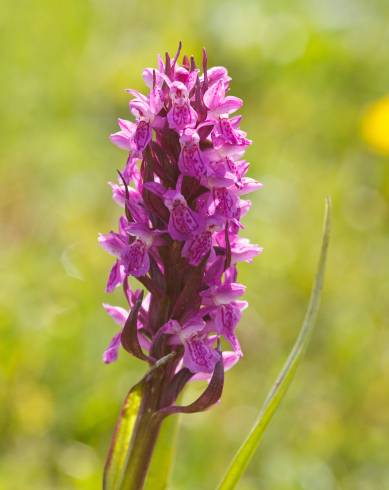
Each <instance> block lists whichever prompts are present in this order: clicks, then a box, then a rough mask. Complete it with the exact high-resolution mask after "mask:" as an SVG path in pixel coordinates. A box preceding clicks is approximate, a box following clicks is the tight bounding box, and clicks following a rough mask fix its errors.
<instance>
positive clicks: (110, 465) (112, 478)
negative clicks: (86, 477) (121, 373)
mask: <svg viewBox="0 0 389 490" xmlns="http://www.w3.org/2000/svg"><path fill="white" fill-rule="evenodd" d="M142 391H143V382H142V381H141V382H140V383H138V384H136V385H135V386H134V387H133V388H132V389H131V390H130V391H129V393H128V395H127V397H126V399H125V400H124V403H123V407H122V410H121V412H120V415H119V419H118V421H117V424H116V428H115V432H114V434H113V437H112V442H111V447H110V449H109V453H108V457H107V461H106V463H105V467H104V479H103V490H119V489H120V485H121V481H122V478H123V473H124V470H125V468H126V460H127V456H128V448H129V444H130V440H131V436H132V433H133V430H134V425H135V421H136V417H137V414H138V411H139V408H140V404H141V401H142Z"/></svg>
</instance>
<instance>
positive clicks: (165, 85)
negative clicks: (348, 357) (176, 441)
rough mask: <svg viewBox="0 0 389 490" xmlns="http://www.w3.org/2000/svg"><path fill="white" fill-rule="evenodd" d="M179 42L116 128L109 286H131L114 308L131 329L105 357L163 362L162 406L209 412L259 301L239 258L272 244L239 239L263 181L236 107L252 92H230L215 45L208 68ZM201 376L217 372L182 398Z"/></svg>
mask: <svg viewBox="0 0 389 490" xmlns="http://www.w3.org/2000/svg"><path fill="white" fill-rule="evenodd" d="M180 49H181V44H180V48H179V50H178V52H177V54H176V56H174V57H172V58H171V57H170V56H169V55H168V54H167V55H166V58H165V59H164V60H163V59H162V58H161V57H159V59H158V66H157V67H156V68H146V69H145V70H144V71H143V78H144V81H145V83H146V86H147V89H146V92H145V93H144V94H142V93H139V92H137V91H134V90H128V91H127V92H128V93H129V94H130V97H131V100H130V101H129V109H130V113H131V114H132V116H133V120H132V121H131V120H127V119H119V120H118V124H119V131H118V132H115V133H113V134H112V135H111V136H110V139H111V141H112V142H113V143H114V144H115V145H116V146H118V147H119V148H120V149H122V150H124V152H125V160H126V164H125V166H124V169H122V171H121V172H119V179H118V182H117V183H115V182H110V186H111V188H112V195H113V199H114V201H115V202H116V203H117V204H118V205H119V206H120V208H121V210H122V213H123V215H122V216H121V217H120V219H119V226H118V229H117V230H115V231H110V232H109V233H106V234H100V235H99V242H100V244H101V246H102V247H103V248H104V249H105V250H106V251H107V252H109V253H110V254H111V255H113V256H114V257H115V262H114V264H113V267H112V269H111V272H110V274H109V278H108V283H107V288H106V289H107V291H108V292H112V291H114V290H115V289H116V288H117V287H119V286H121V287H122V288H123V291H124V297H125V301H126V303H127V304H126V306H125V308H122V307H116V306H111V305H107V304H105V305H104V308H105V310H106V311H107V313H108V314H109V315H110V316H111V317H112V318H113V320H114V321H115V322H116V323H117V324H118V325H119V326H120V329H119V331H117V332H116V334H115V335H114V337H113V339H112V340H111V342H110V343H109V346H108V348H107V350H106V351H105V353H104V355H103V359H104V361H105V362H106V363H111V362H113V361H115V360H116V359H117V357H118V353H119V350H120V349H121V348H122V347H123V348H124V349H125V350H126V351H128V352H129V353H130V354H132V355H134V356H136V357H138V358H139V359H142V360H143V361H145V362H147V363H149V365H150V366H151V368H152V367H153V366H157V367H158V368H160V369H163V372H164V377H163V380H164V381H163V384H162V385H160V386H159V388H158V389H159V390H160V393H159V401H158V406H157V409H158V410H160V411H161V413H162V412H163V413H165V414H167V413H174V412H177V411H184V412H185V411H186V412H188V411H192V412H193V411H200V410H205V409H206V408H208V406H210V405H212V404H213V403H216V402H217V401H218V399H219V398H220V395H221V390H222V386H223V378H224V371H225V370H227V369H229V368H230V367H232V366H233V365H234V364H236V362H238V361H239V359H240V358H241V357H242V348H241V345H240V343H239V340H238V334H237V330H238V324H239V321H240V319H241V316H242V313H243V311H244V310H245V309H246V307H247V306H248V304H247V302H246V301H243V300H242V298H241V296H242V295H243V294H244V292H245V286H244V285H242V284H239V283H238V281H237V265H238V264H239V262H242V261H245V262H251V261H252V259H253V258H254V257H255V256H256V255H258V254H260V253H261V251H262V249H261V248H260V247H259V246H258V245H253V244H251V243H250V242H249V241H248V240H247V239H246V238H242V237H240V236H239V233H240V232H241V230H242V228H243V226H242V224H241V219H242V217H243V216H244V215H245V214H246V212H247V211H248V210H249V208H250V202H249V201H247V200H243V199H241V196H242V195H244V194H248V193H250V192H252V191H255V190H257V189H258V188H260V187H261V184H260V183H258V182H256V181H255V180H253V179H252V178H249V177H247V176H246V174H247V171H248V168H249V164H248V163H247V162H246V161H245V160H244V152H245V150H246V149H247V148H248V146H249V145H250V144H251V141H250V140H249V139H247V137H246V133H245V132H244V131H243V130H241V129H240V122H241V117H240V116H237V115H236V114H235V113H236V111H238V110H239V109H241V107H242V105H243V101H242V100H241V99H239V98H237V97H234V96H231V95H229V90H230V83H231V77H230V76H229V75H228V73H227V70H226V68H224V67H220V66H219V67H214V68H208V67H207V55H206V53H205V50H204V51H203V60H202V63H201V64H199V66H202V72H201V71H200V69H199V68H198V67H197V65H196V63H195V62H194V59H193V57H191V58H188V57H187V56H184V57H183V60H182V63H181V64H180V63H179V59H178V58H179V54H180ZM131 277H133V278H136V280H137V281H139V282H140V284H141V285H142V287H143V288H144V289H145V292H146V293H148V294H147V295H146V296H145V297H144V298H143V292H142V291H141V290H132V286H130V282H129V280H130V278H131ZM131 284H132V283H131ZM166 356H167V357H166ZM161 359H168V360H167V361H164V363H162V364H161ZM160 366H161V367H160ZM191 379H207V380H209V385H208V388H207V389H206V390H208V391H206V394H204V396H202V397H200V399H199V400H200V401H198V402H197V404H196V403H194V404H192V405H191V406H190V407H189V408H188V407H186V408H185V407H178V406H176V405H175V403H176V399H177V396H178V394H179V392H180V391H181V390H182V389H183V387H184V385H185V383H186V382H188V381H189V380H191Z"/></svg>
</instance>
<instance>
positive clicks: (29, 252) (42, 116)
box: [0, 0, 389, 490]
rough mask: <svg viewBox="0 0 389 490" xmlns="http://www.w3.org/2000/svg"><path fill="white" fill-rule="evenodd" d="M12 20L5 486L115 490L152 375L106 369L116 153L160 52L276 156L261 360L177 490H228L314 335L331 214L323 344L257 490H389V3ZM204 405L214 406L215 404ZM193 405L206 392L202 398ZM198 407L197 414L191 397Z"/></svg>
mask: <svg viewBox="0 0 389 490" xmlns="http://www.w3.org/2000/svg"><path fill="white" fill-rule="evenodd" d="M0 8H1V14H0V26H1V28H0V50H1V58H0V63H1V76H0V99H1V102H0V108H1V109H0V110H1V118H0V138H1V146H0V148H1V149H0V152H1V170H0V174H1V178H0V208H1V255H0V269H1V292H0V308H1V314H0V315H1V316H0V324H1V327H0V339H1V340H0V433H1V437H0V451H1V459H0V488H1V489H2V490H3V489H6V490H24V489H26V488H34V489H39V490H70V489H85V490H86V489H88V490H89V489H97V488H100V481H101V472H102V466H103V462H104V458H105V455H106V450H107V447H108V444H109V440H110V435H111V432H112V429H113V426H114V422H115V419H116V416H117V414H118V411H119V407H120V404H121V402H122V400H123V397H124V395H125V393H126V391H127V389H128V388H129V387H130V386H131V385H132V384H133V383H134V382H135V381H136V380H138V379H139V378H140V376H141V375H142V373H143V372H144V366H143V364H142V363H141V362H138V361H136V360H132V359H130V358H129V357H127V356H126V355H123V353H122V355H121V356H120V360H119V361H118V362H117V363H116V364H115V365H110V366H105V365H103V363H102V362H101V353H102V350H103V349H104V347H105V346H106V344H107V342H108V341H109V339H110V338H111V336H112V335H113V333H114V332H115V326H114V324H113V323H112V322H111V320H110V319H109V318H108V317H107V316H106V315H105V313H104V311H103V309H102V308H101V303H102V302H103V301H109V302H111V303H113V304H122V299H121V297H120V294H118V295H114V297H113V298H110V297H107V295H106V294H105V293H104V286H105V281H106V275H107V272H108V269H109V267H110V264H111V258H110V257H109V256H108V255H107V254H106V253H105V252H104V251H103V250H101V249H100V248H99V247H98V245H97V241H96V236H97V233H98V231H108V230H109V229H110V228H111V227H113V226H115V223H116V220H117V216H118V213H119V210H118V209H117V208H116V207H115V205H114V204H113V203H111V198H110V190H109V188H108V186H107V185H106V182H107V181H108V180H111V179H114V178H115V170H116V168H120V167H121V166H122V165H123V163H124V159H125V155H124V153H123V152H122V151H120V150H118V149H116V148H115V147H113V146H112V145H111V144H110V143H109V141H108V139H107V136H108V134H109V133H110V132H112V131H113V130H116V118H117V117H118V116H122V117H126V116H127V115H128V106H127V101H128V96H127V95H126V94H125V93H124V91H123V89H124V88H127V87H134V88H137V89H141V88H142V86H143V83H142V79H141V71H142V69H143V67H144V66H154V64H155V61H156V55H157V53H158V52H161V53H163V52H164V51H165V50H170V51H175V49H176V46H177V43H178V40H179V39H181V40H182V41H183V43H184V50H185V51H186V52H187V53H188V54H194V55H195V56H197V57H199V56H200V53H201V48H202V46H206V47H207V49H208V55H209V60H210V65H215V64H217V65H220V64H223V65H226V66H227V67H228V69H229V71H230V74H231V76H232V77H233V84H232V93H233V94H234V95H237V96H239V97H242V98H244V99H245V102H246V104H245V107H244V108H243V111H242V113H243V116H244V119H243V128H244V129H245V130H247V131H248V133H249V136H250V137H251V138H252V139H253V140H254V145H253V146H252V148H251V149H250V150H249V152H248V159H249V160H250V161H251V163H252V167H251V176H252V177H254V178H257V179H258V180H261V181H262V182H263V183H264V188H263V190H261V191H260V192H258V193H257V195H255V196H252V201H253V206H252V211H251V213H250V214H249V216H248V217H247V219H246V231H245V233H246V236H248V237H250V239H251V240H252V241H254V242H257V243H259V244H261V245H262V246H263V247H264V248H265V252H264V254H263V255H262V257H260V258H258V259H257V260H256V261H255V263H254V264H253V265H246V264H244V265H243V266H242V267H241V276H240V279H241V281H242V282H245V283H247V284H248V293H247V297H248V300H249V301H250V309H249V310H248V311H247V312H246V314H245V317H244V320H243V321H242V323H241V325H240V327H239V330H240V336H241V342H242V345H243V348H244V351H245V357H244V359H243V360H242V362H241V363H240V364H239V365H238V366H237V367H236V368H235V369H234V370H233V371H231V372H230V373H229V374H228V376H227V382H226V387H225V393H224V397H223V400H222V403H221V404H220V405H219V406H217V407H215V408H214V409H212V410H211V411H209V412H206V413H203V414H199V415H193V416H187V417H184V418H183V419H182V423H181V430H180V436H179V450H178V453H177V460H176V465H175V468H174V475H173V482H172V487H171V488H172V489H173V490H181V489H182V490H192V489H196V490H197V489H201V490H202V489H205V490H207V489H212V488H214V487H215V485H216V483H217V481H218V480H219V479H220V477H221V475H222V473H223V472H224V469H225V466H226V464H227V463H228V462H229V460H230V458H231V456H232V454H233V452H234V451H235V449H236V448H237V447H238V445H239V443H240V441H241V440H242V438H243V436H244V434H245V433H246V431H247V430H248V429H249V427H250V426H251V424H252V422H253V420H254V418H255V414H256V412H257V409H258V407H259V406H260V404H261V403H262V401H263V399H264V397H265V395H266V392H267V390H268V389H269V387H270V386H271V384H272V382H273V380H274V378H275V376H276V374H277V372H278V370H279V369H280V367H281V365H282V363H283V361H284V359H285V357H286V356H287V354H288V352H289V350H290V348H291V346H292V344H293V341H294V339H295V337H296V334H297V332H298V329H299V326H300V323H301V320H302V318H303V314H304V310H305V306H306V304H307V299H308V296H309V291H310V286H311V283H312V278H313V275H314V271H315V266H316V259H317V255H318V248H319V244H320V234H321V226H322V216H323V206H324V198H325V196H326V195H331V196H332V198H333V208H334V209H333V218H334V219H333V233H332V243H331V251H330V261H329V267H328V275H327V278H326V287H325V291H324V295H323V302H322V308H321V311H320V316H319V319H318V324H317V330H316V332H315V335H314V337H313V339H312V343H311V345H310V348H309V351H308V353H307V356H306V358H305V360H304V363H303V365H302V367H301V369H300V371H299V373H298V377H297V380H296V382H295V383H294V385H293V387H292V389H291V391H290V392H289V394H288V396H287V399H286V400H285V402H284V403H283V405H282V408H281V409H280V411H279V413H278V414H277V415H276V417H275V419H274V420H273V422H272V424H271V427H270V428H269V430H268V432H267V434H266V437H265V439H264V442H263V444H262V446H261V447H260V449H259V451H258V452H257V454H256V456H255V458H254V460H253V462H252V464H251V465H250V467H249V470H248V472H247V474H246V476H245V478H244V479H243V480H242V482H241V484H240V486H239V489H240V490H256V489H265V490H300V489H302V490H333V489H342V490H377V489H387V488H389V429H388V427H389V382H388V379H389V331H388V317H389V300H388V298H389V275H388V272H389V236H388V230H389V206H388V196H389V157H388V156H389V99H388V96H389V69H388V66H389V28H388V22H389V4H388V2H387V1H386V0H381V1H380V0H369V1H367V0H326V1H325V2H324V1H320V0H295V1H292V0H290V1H287V0H284V1H279V2H273V1H271V0H262V1H258V0H252V1H250V0H241V1H240V2H237V1H232V0H226V1H222V0H196V2H182V1H178V0H177V1H168V0H165V1H164V2H159V1H157V0H149V1H135V0H133V1H131V0H126V1H125V0H89V1H86V0H68V1H66V2H53V1H51V0H37V1H28V0H19V1H18V2H11V1H6V2H5V3H4V2H2V5H1V7H0ZM193 390H196V388H193ZM189 395H190V393H189ZM189 395H188V396H189Z"/></svg>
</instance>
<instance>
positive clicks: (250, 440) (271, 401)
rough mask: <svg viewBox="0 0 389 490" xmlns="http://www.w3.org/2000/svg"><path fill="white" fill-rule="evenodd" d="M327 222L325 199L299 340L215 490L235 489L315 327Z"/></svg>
mask: <svg viewBox="0 0 389 490" xmlns="http://www.w3.org/2000/svg"><path fill="white" fill-rule="evenodd" d="M330 221H331V200H330V198H327V199H326V209H325V217H324V230H323V238H322V245H321V252H320V258H319V264H318V268H317V272H316V277H315V282H314V285H313V288H312V292H311V297H310V301H309V305H308V309H307V311H306V314H305V318H304V321H303V324H302V327H301V330H300V333H299V336H298V337H297V340H296V342H295V344H294V346H293V349H292V351H291V353H290V354H289V357H288V359H287V361H286V363H285V365H284V367H283V368H282V370H281V372H280V374H279V375H278V378H277V380H276V382H275V383H274V385H273V387H272V389H271V390H270V392H269V394H268V396H267V398H266V400H265V403H264V405H263V407H262V409H261V411H260V413H259V415H258V418H257V420H256V421H255V423H254V426H253V428H252V429H251V431H250V433H249V435H248V436H247V438H246V440H245V441H244V442H243V444H242V446H241V447H240V448H239V449H238V452H237V453H236V455H235V456H234V459H233V460H232V462H231V465H230V467H229V469H228V470H227V473H226V475H225V476H224V478H223V481H222V482H221V483H220V485H219V487H218V490H232V489H234V488H235V486H236V484H237V483H238V481H239V479H240V477H241V476H242V475H243V473H244V471H245V470H246V468H247V466H248V464H249V462H250V460H251V458H252V457H253V455H254V453H255V451H256V449H257V447H258V445H259V443H260V442H261V439H262V437H263V434H264V432H265V429H266V427H267V426H268V424H269V422H270V420H271V419H272V417H273V415H274V413H275V411H276V410H277V408H278V406H279V404H280V402H281V400H282V399H283V397H284V395H285V393H286V391H287V389H288V387H289V385H290V383H291V381H292V380H293V378H294V376H295V374H296V370H297V367H298V365H299V363H300V360H301V357H302V354H303V352H304V349H305V347H306V346H307V344H308V342H309V338H310V334H311V332H312V330H313V327H314V323H315V317H316V314H317V311H318V309H319V303H320V294H321V290H322V288H323V280H324V271H325V265H326V259H327V250H328V244H329V239H330Z"/></svg>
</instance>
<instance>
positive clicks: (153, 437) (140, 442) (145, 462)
mask: <svg viewBox="0 0 389 490" xmlns="http://www.w3.org/2000/svg"><path fill="white" fill-rule="evenodd" d="M161 381H162V380H161V377H160V376H158V375H156V376H151V379H150V380H148V381H146V383H145V387H144V392H143V395H142V403H141V407H140V410H139V413H138V416H137V420H136V423H135V428H134V434H133V436H132V440H131V445H130V449H129V454H128V458H127V464H126V471H125V473H124V476H123V480H122V483H121V486H120V490H141V489H142V488H143V486H144V483H145V479H146V476H147V471H148V469H149V466H150V463H151V458H152V455H153V451H154V448H155V444H156V442H157V438H158V434H159V431H160V428H161V423H162V417H160V416H158V415H157V414H156V411H157V409H158V403H159V397H160V391H161V385H162V383H161Z"/></svg>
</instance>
